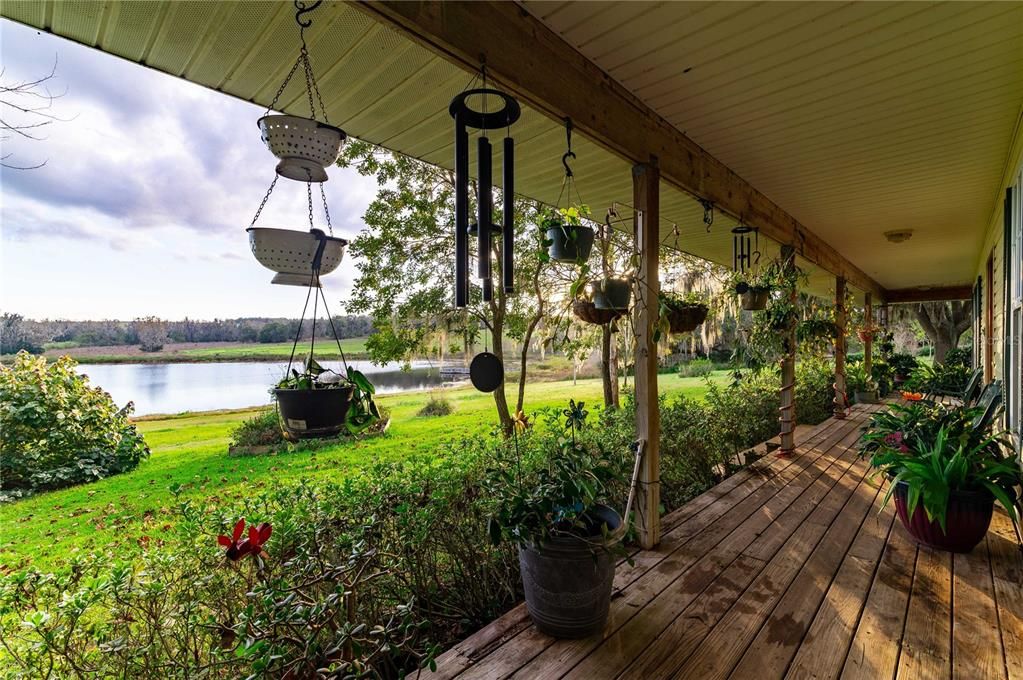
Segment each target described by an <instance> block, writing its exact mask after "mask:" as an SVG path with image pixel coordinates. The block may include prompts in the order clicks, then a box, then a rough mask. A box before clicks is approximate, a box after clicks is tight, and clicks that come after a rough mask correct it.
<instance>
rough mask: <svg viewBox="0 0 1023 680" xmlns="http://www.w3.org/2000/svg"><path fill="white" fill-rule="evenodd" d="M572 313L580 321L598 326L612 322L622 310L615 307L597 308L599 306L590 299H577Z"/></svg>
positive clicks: (573, 304)
mask: <svg viewBox="0 0 1023 680" xmlns="http://www.w3.org/2000/svg"><path fill="white" fill-rule="evenodd" d="M572 313H573V314H575V315H576V317H577V318H578V319H579V320H580V321H585V322H586V323H592V324H594V325H596V326H603V325H604V324H606V323H611V322H612V321H614V320H615V319H617V318H618V317H620V316H621V315H622V312H620V311H616V310H613V309H597V306H596V305H594V304H593V303H592V302H591V301H589V300H575V301H574V302H573V303H572Z"/></svg>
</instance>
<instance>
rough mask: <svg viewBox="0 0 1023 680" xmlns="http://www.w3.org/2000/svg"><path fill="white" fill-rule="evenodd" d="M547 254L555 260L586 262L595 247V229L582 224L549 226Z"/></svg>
mask: <svg viewBox="0 0 1023 680" xmlns="http://www.w3.org/2000/svg"><path fill="white" fill-rule="evenodd" d="M547 240H548V241H550V242H551V245H550V246H549V247H548V248H547V254H548V255H550V257H551V259H552V260H554V261H555V262H585V261H586V259H587V258H589V256H590V251H591V250H592V249H593V229H591V228H590V227H584V226H581V225H566V226H560V225H559V226H556V227H549V228H548V229H547Z"/></svg>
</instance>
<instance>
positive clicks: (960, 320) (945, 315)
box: [910, 300, 973, 364]
mask: <svg viewBox="0 0 1023 680" xmlns="http://www.w3.org/2000/svg"><path fill="white" fill-rule="evenodd" d="M910 309H911V311H912V312H913V315H914V316H915V317H916V320H917V321H918V322H920V326H921V327H922V328H923V329H924V333H926V334H927V338H928V339H929V340H930V341H931V342H932V343H934V361H935V362H936V363H939V364H941V363H944V362H945V355H946V354H947V353H948V351H949V350H950V349H952V348H954V347H956V346H958V345H959V338H960V337H962V335H963V333H964V332H966V329H968V328H969V327H970V326H971V325H972V324H973V301H972V300H950V301H945V302H918V303H916V304H913V305H910Z"/></svg>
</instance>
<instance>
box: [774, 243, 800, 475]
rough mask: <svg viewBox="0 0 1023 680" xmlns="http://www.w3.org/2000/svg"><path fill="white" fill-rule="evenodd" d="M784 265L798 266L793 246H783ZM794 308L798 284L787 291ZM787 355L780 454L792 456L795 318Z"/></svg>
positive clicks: (788, 336)
mask: <svg viewBox="0 0 1023 680" xmlns="http://www.w3.org/2000/svg"><path fill="white" fill-rule="evenodd" d="M781 261H782V266H783V267H785V270H786V272H791V271H792V270H793V269H795V267H796V251H795V248H793V247H792V246H782V247H781ZM786 294H787V295H788V296H789V302H791V303H792V306H793V308H794V307H795V305H796V301H797V299H798V297H797V296H798V293H797V291H796V286H794V285H793V286H792V288H791V289H789V290H788V291H786ZM784 333H785V336H784V347H785V356H784V357H782V360H781V407H780V408H779V409H778V411H779V413H778V420H779V423H780V424H781V448H780V449H779V450H778V455H779V456H791V455H792V453H793V452H794V451H795V450H796V443H795V439H794V436H793V435H794V433H795V429H796V322H795V320H793V321H792V322H791V323H790V324H789V327H788V328H787V329H786V330H785V331H784Z"/></svg>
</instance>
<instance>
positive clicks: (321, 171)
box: [258, 115, 347, 182]
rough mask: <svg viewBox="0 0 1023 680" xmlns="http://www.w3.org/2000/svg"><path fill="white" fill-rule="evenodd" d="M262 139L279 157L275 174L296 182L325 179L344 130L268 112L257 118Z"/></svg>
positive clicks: (343, 138)
mask: <svg viewBox="0 0 1023 680" xmlns="http://www.w3.org/2000/svg"><path fill="white" fill-rule="evenodd" d="M258 122H259V131H260V132H261V133H262V134H261V136H262V138H263V143H265V144H266V146H267V148H268V149H270V151H271V153H273V155H274V156H276V157H277V158H279V159H280V163H278V164H277V174H278V175H280V176H281V177H287V178H288V179H293V180H297V181H299V182H326V181H327V171H326V170H325V168H327V167H328V166H331V165H333V164H334V163H335V162H336V161H337V157H338V154H339V153H341V145H342V144H344V141H345V138H346V137H347V135H346V134H345V132H344V130H342V129H341V128H339V127H334V126H333V125H328V124H327V123H320V122H319V121H316V120H313V119H311V118H301V117H299V116H285V115H270V116H263V117H262V118H260V119H259V121H258Z"/></svg>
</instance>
